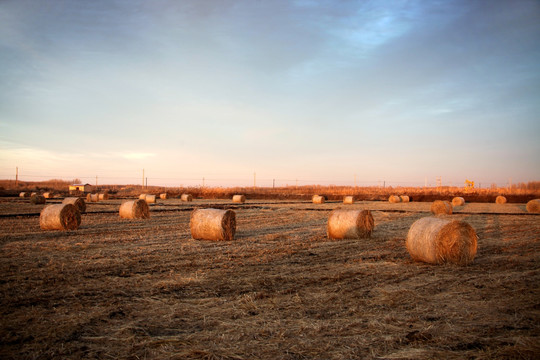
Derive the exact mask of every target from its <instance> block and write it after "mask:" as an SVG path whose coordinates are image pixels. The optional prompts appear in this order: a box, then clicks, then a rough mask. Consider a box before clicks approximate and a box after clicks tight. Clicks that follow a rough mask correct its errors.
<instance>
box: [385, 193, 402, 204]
mask: <svg viewBox="0 0 540 360" xmlns="http://www.w3.org/2000/svg"><path fill="white" fill-rule="evenodd" d="M388 201H389V202H391V203H393V204H395V203H398V202H401V198H400V197H399V196H397V195H390V197H389V198H388Z"/></svg>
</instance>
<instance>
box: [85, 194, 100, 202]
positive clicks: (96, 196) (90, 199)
mask: <svg viewBox="0 0 540 360" xmlns="http://www.w3.org/2000/svg"><path fill="white" fill-rule="evenodd" d="M86 201H88V202H99V194H88V195H86Z"/></svg>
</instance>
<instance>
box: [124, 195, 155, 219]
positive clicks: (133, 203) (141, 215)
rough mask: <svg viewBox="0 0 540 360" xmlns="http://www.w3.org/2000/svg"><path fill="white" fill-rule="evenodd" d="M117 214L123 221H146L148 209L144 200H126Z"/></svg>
mask: <svg viewBox="0 0 540 360" xmlns="http://www.w3.org/2000/svg"><path fill="white" fill-rule="evenodd" d="M119 213H120V217H121V218H123V219H148V218H149V217H150V208H149V207H148V204H147V203H146V201H145V200H141V199H139V200H128V201H124V202H123V203H122V205H120V212H119Z"/></svg>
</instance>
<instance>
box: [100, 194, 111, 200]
mask: <svg viewBox="0 0 540 360" xmlns="http://www.w3.org/2000/svg"><path fill="white" fill-rule="evenodd" d="M98 200H109V194H108V193H103V194H98Z"/></svg>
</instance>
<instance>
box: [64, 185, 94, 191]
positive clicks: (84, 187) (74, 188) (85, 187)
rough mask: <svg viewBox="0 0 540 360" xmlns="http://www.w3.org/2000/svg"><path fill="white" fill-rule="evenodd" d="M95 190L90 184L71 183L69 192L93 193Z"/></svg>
mask: <svg viewBox="0 0 540 360" xmlns="http://www.w3.org/2000/svg"><path fill="white" fill-rule="evenodd" d="M92 190H94V187H93V186H92V185H90V184H73V185H69V192H70V193H71V192H83V193H91V192H92Z"/></svg>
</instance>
